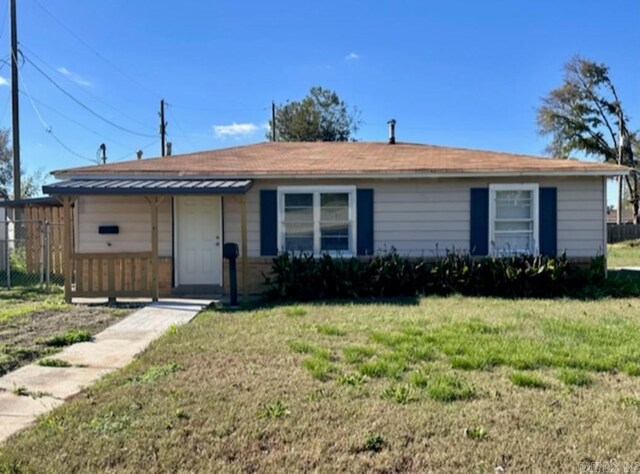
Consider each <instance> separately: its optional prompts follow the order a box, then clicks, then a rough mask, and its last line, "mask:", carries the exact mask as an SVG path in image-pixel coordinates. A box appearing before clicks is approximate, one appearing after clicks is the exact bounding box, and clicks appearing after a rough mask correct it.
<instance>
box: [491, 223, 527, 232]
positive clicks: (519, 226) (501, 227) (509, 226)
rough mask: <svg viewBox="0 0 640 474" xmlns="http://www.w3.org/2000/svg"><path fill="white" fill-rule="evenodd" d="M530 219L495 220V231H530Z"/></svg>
mask: <svg viewBox="0 0 640 474" xmlns="http://www.w3.org/2000/svg"><path fill="white" fill-rule="evenodd" d="M532 230H533V222H532V221H497V222H496V232H499V231H532Z"/></svg>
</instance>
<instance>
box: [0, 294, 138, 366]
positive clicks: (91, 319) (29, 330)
mask: <svg viewBox="0 0 640 474" xmlns="http://www.w3.org/2000/svg"><path fill="white" fill-rule="evenodd" d="M25 304H33V303H32V302H29V303H26V302H25ZM36 304H37V303H36ZM131 311H133V309H132V308H128V307H127V308H118V307H115V308H114V307H108V306H79V305H60V307H59V308H56V309H45V310H41V311H39V310H36V311H33V312H30V313H28V314H23V315H19V316H16V317H12V318H9V319H6V320H0V375H3V374H5V373H7V372H10V371H12V370H15V369H17V368H18V367H21V366H23V365H25V364H28V363H30V362H33V361H35V360H37V359H40V358H42V357H45V356H48V355H51V354H54V353H56V352H58V351H59V350H60V348H56V347H51V346H49V345H47V344H46V343H45V341H47V340H48V339H51V338H52V337H54V336H56V335H60V334H64V333H65V332H66V331H69V330H81V331H88V332H89V333H91V334H92V335H94V334H97V333H99V332H101V331H102V330H103V329H105V328H107V327H108V326H110V325H112V324H114V323H115V322H117V321H119V320H121V319H122V318H123V317H124V316H127V315H128V314H130V313H131Z"/></svg>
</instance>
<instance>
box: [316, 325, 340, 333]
mask: <svg viewBox="0 0 640 474" xmlns="http://www.w3.org/2000/svg"><path fill="white" fill-rule="evenodd" d="M317 330H318V334H324V335H325V336H344V335H345V332H344V331H343V330H342V329H340V328H339V327H338V326H335V325H333V324H321V325H320V326H318V328H317Z"/></svg>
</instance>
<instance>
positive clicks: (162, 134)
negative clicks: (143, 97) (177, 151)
mask: <svg viewBox="0 0 640 474" xmlns="http://www.w3.org/2000/svg"><path fill="white" fill-rule="evenodd" d="M166 139H167V123H166V122H165V121H164V99H161V100H160V156H164V154H165V150H166V147H165V142H166Z"/></svg>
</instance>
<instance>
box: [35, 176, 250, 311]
mask: <svg viewBox="0 0 640 474" xmlns="http://www.w3.org/2000/svg"><path fill="white" fill-rule="evenodd" d="M252 184H253V182H252V181H251V180H248V179H215V178H179V179H169V178H154V177H132V178H123V177H113V178H105V177H102V178H93V179H84V178H72V179H68V180H64V181H59V182H56V183H53V184H49V185H46V186H44V187H43V191H44V192H45V193H46V194H49V195H50V196H55V197H56V198H58V199H59V200H60V202H61V203H62V206H63V215H64V222H65V227H64V261H65V275H64V276H65V278H64V280H65V300H66V301H67V302H71V300H72V298H73V297H74V296H77V297H108V298H117V297H151V298H152V299H153V301H157V300H158V296H159V285H158V205H159V204H160V203H161V202H162V200H163V199H165V198H167V197H173V196H185V195H192V196H193V195H219V196H220V195H233V196H236V197H238V198H239V200H240V209H241V211H240V212H241V216H240V223H241V244H240V245H241V257H240V258H241V262H240V263H241V265H242V269H243V272H242V281H241V285H242V290H243V293H245V294H246V293H247V284H246V279H247V271H246V268H247V207H246V198H245V194H246V192H247V191H248V190H249V189H250V188H251V186H252ZM80 196H144V197H145V199H146V200H147V202H148V203H149V212H150V215H151V251H150V252H131V253H127V254H123V253H78V252H76V251H75V249H74V246H73V228H72V225H71V218H72V212H71V207H72V205H73V203H74V201H75V200H76V199H77V198H78V197H80ZM136 262H137V263H136ZM136 265H138V266H141V269H142V270H141V271H140V275H141V277H140V278H139V281H137V282H134V281H133V280H134V279H133V278H131V279H130V280H131V281H132V283H131V285H129V287H125V284H124V281H125V273H126V272H135V267H136ZM105 267H106V270H105ZM85 268H86V275H84V272H85ZM96 268H97V271H95V269H96ZM149 268H150V270H151V281H150V282H149V279H148V275H147V272H148V269H149ZM105 274H106V278H105ZM94 276H95V278H94ZM74 278H75V279H74ZM94 280H97V281H94ZM73 281H75V285H73V284H72V282H73ZM118 283H119V284H118ZM149 283H150V284H149Z"/></svg>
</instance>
